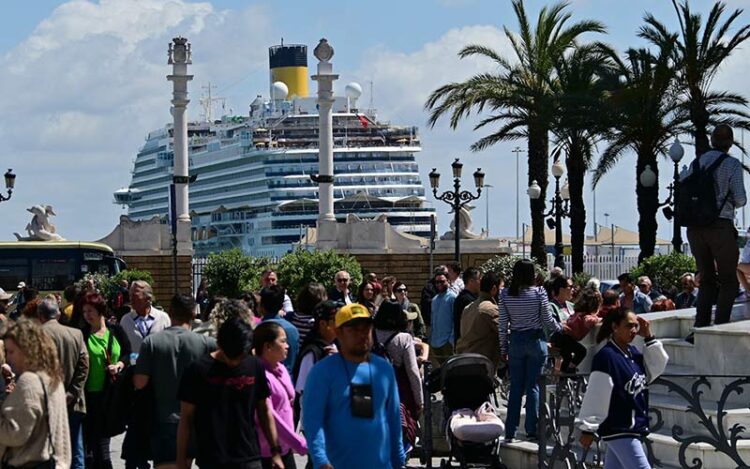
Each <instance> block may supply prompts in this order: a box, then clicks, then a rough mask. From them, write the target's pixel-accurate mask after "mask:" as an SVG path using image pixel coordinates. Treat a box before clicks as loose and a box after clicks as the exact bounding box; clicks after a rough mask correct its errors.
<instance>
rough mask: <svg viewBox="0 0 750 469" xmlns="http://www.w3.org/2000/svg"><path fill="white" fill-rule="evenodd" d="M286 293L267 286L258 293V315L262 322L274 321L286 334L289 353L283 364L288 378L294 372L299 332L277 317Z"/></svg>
mask: <svg viewBox="0 0 750 469" xmlns="http://www.w3.org/2000/svg"><path fill="white" fill-rule="evenodd" d="M285 296H286V292H285V291H284V288H283V287H281V286H280V285H269V286H267V287H266V288H264V289H262V290H261V291H260V307H259V309H260V314H262V315H263V321H275V322H277V323H279V324H280V325H281V327H283V328H284V332H286V341H287V343H288V344H289V352H288V353H287V356H286V360H284V361H283V362H281V363H283V364H284V366H285V367H286V369H287V371H289V376H291V375H292V372H293V371H294V362H295V360H297V353H299V331H298V330H297V328H296V327H294V325H293V324H292V323H291V322H289V321H287V320H286V319H284V318H282V317H281V316H279V311H281V309H282V306H283V305H284V297H285Z"/></svg>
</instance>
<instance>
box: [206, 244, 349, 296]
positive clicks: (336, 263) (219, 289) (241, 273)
mask: <svg viewBox="0 0 750 469" xmlns="http://www.w3.org/2000/svg"><path fill="white" fill-rule="evenodd" d="M268 268H272V269H274V270H275V271H276V275H277V276H278V277H279V283H280V284H281V285H283V286H284V287H285V288H286V289H287V292H288V294H289V296H291V297H294V296H295V295H296V294H297V292H298V291H299V290H300V289H301V288H302V287H303V286H304V285H306V284H308V283H310V282H319V283H322V284H323V285H325V286H326V287H329V286H330V285H331V282H332V281H333V278H334V276H335V275H336V272H338V271H340V270H346V271H347V272H349V274H350V275H351V278H352V287H354V285H358V284H359V283H360V282H361V281H362V268H361V267H360V265H359V262H357V259H355V258H354V257H352V256H350V255H348V254H338V253H336V252H335V251H332V250H331V251H307V250H305V249H297V250H296V251H294V252H290V253H288V254H285V255H284V257H282V258H281V259H280V260H279V263H278V264H275V265H274V264H273V263H272V262H271V260H270V259H267V258H254V257H250V256H247V255H245V254H244V253H243V252H242V251H241V250H240V249H232V250H230V251H222V252H217V253H212V254H210V255H209V256H208V261H207V262H206V266H205V267H204V268H203V278H205V279H206V280H207V281H208V291H209V293H210V294H211V295H212V296H217V295H220V296H226V297H228V298H237V297H239V296H240V294H241V293H242V292H244V291H248V290H252V291H256V290H258V289H260V275H261V273H262V272H263V271H264V270H265V269H268Z"/></svg>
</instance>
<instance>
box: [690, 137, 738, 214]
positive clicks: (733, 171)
mask: <svg viewBox="0 0 750 469" xmlns="http://www.w3.org/2000/svg"><path fill="white" fill-rule="evenodd" d="M721 155H722V152H720V151H717V150H710V151H707V152H706V153H704V154H703V155H701V157H700V160H699V161H700V165H701V168H703V169H705V168H707V167H709V166H710V165H711V164H712V163H713V162H714V161H716V159H717V158H719V156H721ZM690 173H692V165H691V166H688V168H687V169H686V170H685V171H683V172H682V174H680V180H683V179H685V178H686V177H687V176H688V175H690ZM714 190H715V191H716V203H717V205H721V204H722V203H723V202H724V198H726V199H727V201H726V203H725V204H724V206H723V207H721V213H720V214H719V218H726V219H727V220H734V211H735V209H738V208H740V207H744V206H745V204H746V203H747V196H746V195H745V184H744V182H743V181H742V164H741V163H740V161H739V160H738V159H737V158H733V157H731V156H730V157H729V158H726V159H725V160H724V161H722V162H721V164H720V165H719V167H718V168H716V171H715V172H714Z"/></svg>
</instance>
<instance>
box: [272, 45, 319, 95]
mask: <svg viewBox="0 0 750 469" xmlns="http://www.w3.org/2000/svg"><path fill="white" fill-rule="evenodd" d="M268 61H269V65H270V69H271V80H270V83H271V87H272V89H271V94H272V99H275V98H273V93H274V88H273V86H274V84H275V83H276V82H282V83H284V84H285V85H286V86H287V89H288V93H287V95H286V99H292V98H294V97H299V98H307V97H308V96H309V94H310V92H309V89H308V85H307V77H308V73H307V46H305V45H302V44H282V45H280V46H272V47H269V48H268ZM276 92H278V90H277V91H276Z"/></svg>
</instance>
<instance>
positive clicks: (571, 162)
mask: <svg viewBox="0 0 750 469" xmlns="http://www.w3.org/2000/svg"><path fill="white" fill-rule="evenodd" d="M613 55H615V52H614V51H613V50H612V49H611V48H610V47H609V46H607V45H605V44H601V43H592V44H584V45H581V46H576V47H575V48H574V49H573V51H571V52H570V53H568V54H564V55H562V56H560V57H559V58H558V60H557V61H556V62H555V69H556V74H555V75H556V76H555V79H554V80H553V81H552V83H551V88H552V90H553V94H554V96H555V103H556V104H555V109H556V111H557V112H556V113H555V119H554V120H553V123H552V127H551V130H552V135H553V136H554V140H555V143H556V148H555V150H554V152H553V155H554V159H555V160H557V159H558V158H559V157H561V155H562V154H564V158H565V165H566V167H567V170H568V188H569V191H570V242H571V248H572V256H571V257H572V266H571V267H572V270H573V272H574V273H580V272H583V263H584V243H585V241H586V206H585V205H584V201H583V189H584V182H585V179H586V173H587V172H588V170H589V168H590V166H591V163H592V161H593V154H594V149H595V147H596V143H597V142H598V141H599V140H601V139H603V138H604V137H605V135H606V133H607V131H608V130H609V127H610V125H611V122H609V119H608V118H607V115H606V113H605V114H604V115H603V114H602V112H601V109H603V108H604V103H605V101H606V95H607V89H608V87H607V85H606V80H602V79H601V77H602V76H606V75H608V74H611V71H612V69H613V67H614V62H613V61H612V58H611V57H612V56H613Z"/></svg>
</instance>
